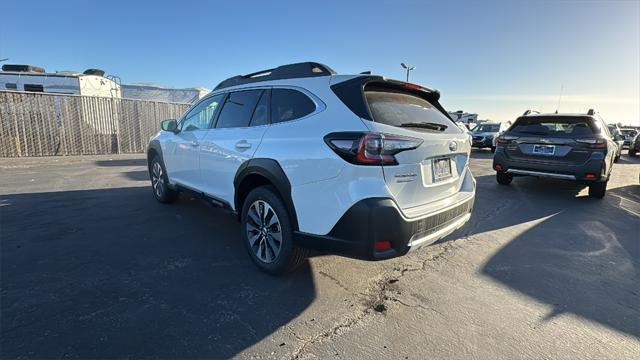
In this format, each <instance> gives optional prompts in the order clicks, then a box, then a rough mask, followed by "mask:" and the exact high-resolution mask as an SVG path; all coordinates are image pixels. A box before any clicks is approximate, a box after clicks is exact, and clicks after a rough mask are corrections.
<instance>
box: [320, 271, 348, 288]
mask: <svg viewBox="0 0 640 360" xmlns="http://www.w3.org/2000/svg"><path fill="white" fill-rule="evenodd" d="M319 274H320V275H322V276H324V277H326V278H327V279H329V280H331V281H332V282H333V283H334V284H336V285H338V287H339V288H341V289H342V290H344V291H346V292H351V290H349V288H348V287H346V286H345V285H344V284H342V282H341V281H340V280H338V279H337V278H336V277H335V276H333V275H330V274H327V273H326V272H324V271H320V272H319Z"/></svg>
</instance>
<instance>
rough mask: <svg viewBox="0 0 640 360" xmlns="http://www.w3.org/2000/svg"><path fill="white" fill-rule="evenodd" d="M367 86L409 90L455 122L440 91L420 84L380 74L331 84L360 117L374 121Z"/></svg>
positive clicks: (332, 88) (335, 91) (334, 90)
mask: <svg viewBox="0 0 640 360" xmlns="http://www.w3.org/2000/svg"><path fill="white" fill-rule="evenodd" d="M367 86H379V87H383V88H389V89H395V90H399V91H403V92H408V93H411V94H413V95H416V96H418V97H420V98H423V99H425V100H427V101H428V102H429V103H430V104H431V105H433V107H435V108H436V109H438V111H440V112H441V113H442V114H443V115H444V116H446V117H447V119H449V120H451V121H452V122H453V119H452V118H451V116H449V113H448V112H447V111H446V110H445V109H444V108H443V107H442V105H440V102H439V101H438V100H440V92H439V91H438V90H433V89H429V88H426V87H423V86H421V85H418V84H413V83H408V82H404V81H399V80H392V79H386V78H384V77H382V76H378V75H364V76H358V77H355V78H353V79H349V80H347V81H344V82H341V83H337V84H335V85H331V90H333V92H334V93H335V94H336V95H337V96H338V98H340V100H342V102H343V103H344V104H345V105H347V107H348V108H349V109H350V110H351V111H352V112H353V113H354V114H356V115H358V116H359V117H361V118H363V119H366V120H371V121H373V116H372V115H371V112H370V111H369V106H368V105H367V101H366V99H365V96H364V90H365V87H367Z"/></svg>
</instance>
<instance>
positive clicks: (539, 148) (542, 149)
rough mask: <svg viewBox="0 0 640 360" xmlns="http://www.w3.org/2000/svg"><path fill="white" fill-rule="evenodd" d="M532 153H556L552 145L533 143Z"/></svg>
mask: <svg viewBox="0 0 640 360" xmlns="http://www.w3.org/2000/svg"><path fill="white" fill-rule="evenodd" d="M533 153H534V154H540V155H553V154H555V153H556V147H555V146H554V145H533Z"/></svg>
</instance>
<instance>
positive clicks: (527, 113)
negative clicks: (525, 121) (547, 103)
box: [522, 110, 540, 116]
mask: <svg viewBox="0 0 640 360" xmlns="http://www.w3.org/2000/svg"><path fill="white" fill-rule="evenodd" d="M533 113H536V114H540V111H536V110H527V111H525V112H524V114H522V116H527V115H531V114H533Z"/></svg>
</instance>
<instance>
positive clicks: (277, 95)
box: [271, 89, 316, 124]
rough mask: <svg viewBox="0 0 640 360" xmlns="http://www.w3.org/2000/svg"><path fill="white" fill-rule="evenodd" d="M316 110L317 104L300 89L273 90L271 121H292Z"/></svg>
mask: <svg viewBox="0 0 640 360" xmlns="http://www.w3.org/2000/svg"><path fill="white" fill-rule="evenodd" d="M315 110H316V104H315V103H314V102H313V101H312V100H311V99H309V97H308V96H307V95H305V94H303V93H302V92H300V91H298V90H293V89H273V90H271V123H273V124H275V123H279V122H284V121H291V120H295V119H299V118H301V117H304V116H307V115H309V114H311V113H312V112H314V111H315Z"/></svg>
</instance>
